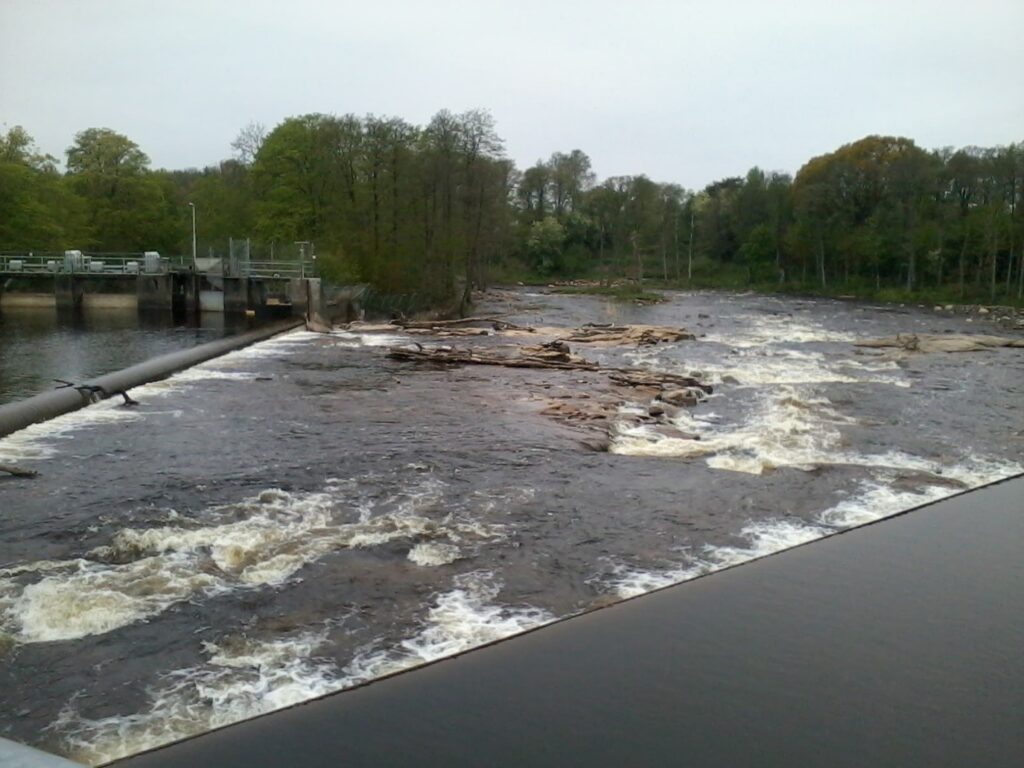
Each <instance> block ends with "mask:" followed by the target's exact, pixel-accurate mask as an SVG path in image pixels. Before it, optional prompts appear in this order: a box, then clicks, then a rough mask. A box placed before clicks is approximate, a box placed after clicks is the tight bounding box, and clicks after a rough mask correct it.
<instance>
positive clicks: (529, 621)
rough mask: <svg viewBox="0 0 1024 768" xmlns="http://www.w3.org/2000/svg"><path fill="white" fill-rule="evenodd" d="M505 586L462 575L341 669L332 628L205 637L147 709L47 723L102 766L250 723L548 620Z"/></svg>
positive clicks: (68, 747) (75, 751) (72, 715)
mask: <svg viewBox="0 0 1024 768" xmlns="http://www.w3.org/2000/svg"><path fill="white" fill-rule="evenodd" d="M500 590H501V583H500V582H499V581H498V580H497V579H496V578H495V577H494V576H493V574H491V573H489V572H485V571H478V572H473V573H467V574H462V575H460V576H457V577H456V579H455V586H454V589H452V590H450V591H449V592H446V593H444V594H441V595H439V596H437V597H436V598H435V600H434V603H433V605H432V606H431V607H430V609H429V610H428V612H427V615H426V617H425V618H424V619H423V622H422V626H421V628H420V630H419V631H418V632H417V633H416V634H415V635H413V636H411V637H409V638H408V639H406V640H404V641H401V642H400V643H399V644H398V645H397V646H395V647H391V646H386V645H383V644H379V645H378V646H376V647H375V648H373V649H368V650H366V651H364V652H363V653H361V654H360V655H358V656H357V657H356V658H355V659H354V660H353V661H352V662H351V663H350V664H349V665H347V666H346V667H345V669H344V670H339V669H338V667H337V666H336V665H335V664H334V663H332V662H330V661H328V660H326V659H323V658H318V657H317V653H318V652H320V651H321V650H323V649H324V648H325V646H326V645H327V636H326V631H324V632H307V633H304V634H300V635H298V636H296V637H292V638H279V639H275V640H273V641H269V642H266V641H256V640H253V639H250V638H247V637H244V636H242V637H233V638H226V639H223V640H221V641H219V642H218V643H216V644H213V643H207V644H204V650H205V651H206V654H207V656H208V661H207V663H206V664H205V665H203V666H201V667H195V668H189V669H182V670H177V671H174V672H170V673H167V674H165V675H164V676H163V683H162V684H161V685H160V686H158V687H156V688H154V689H153V690H151V691H150V692H149V705H148V706H147V708H146V709H145V711H142V712H139V713H136V714H131V715H124V716H115V717H107V718H101V719H90V718H86V717H83V716H82V715H80V714H79V713H78V711H77V708H76V706H75V701H74V700H72V701H71V702H69V703H68V705H67V706H66V707H65V708H64V710H63V711H62V712H61V715H60V717H59V718H58V719H57V720H56V721H55V722H54V723H53V724H52V725H50V726H49V729H50V730H51V731H53V732H54V733H56V734H58V736H59V738H60V740H61V741H62V742H63V744H64V747H65V751H66V752H67V753H68V754H69V755H70V756H71V757H72V758H74V759H77V760H80V761H83V762H87V763H90V764H97V763H102V762H107V761H110V760H115V759H117V758H120V757H124V756H126V755H131V754H135V753H137V752H140V751H143V750H146V749H152V748H153V747H155V746H159V745H160V744H166V743H168V742H171V741H176V740H178V739H182V738H185V737H187V736H190V735H193V734H196V733H202V732H204V731H208V730H210V729H211V728H217V727H220V726H224V725H228V724H230V723H235V722H238V721H241V720H246V719H249V718H251V717H255V716H256V715H260V714H264V713H266V712H271V711H273V710H276V709H281V708H282V707H287V706H290V705H292V704H297V703H299V702H303V701H308V700H309V699H312V698H316V697H318V696H323V695H325V694H328V693H332V692H335V691H340V690H343V689H345V688H349V687H352V686H354V685H357V684H359V683H361V682H365V681H367V680H371V679H374V678H377V677H381V676H382V675H387V674H392V673H394V672H399V671H401V670H404V669H409V668H411V667H415V666H418V665H420V664H423V663H426V662H429V661H433V660H435V659H440V658H443V657H445V656H450V655H452V654H456V653H460V652H462V651H465V650H468V649H470V648H474V647H477V646H479V645H483V644H485V643H488V642H493V641H495V640H500V639H503V638H506V637H509V636H511V635H514V634H518V633H520V632H523V631H526V630H528V629H532V628H533V627H536V626H539V625H541V624H544V623H547V622H549V621H552V620H553V619H554V617H553V616H552V615H551V614H549V613H547V612H546V611H541V610H538V609H535V608H530V607H528V606H523V607H507V606H501V605H498V604H495V602H494V600H495V599H496V598H497V596H498V594H499V593H500Z"/></svg>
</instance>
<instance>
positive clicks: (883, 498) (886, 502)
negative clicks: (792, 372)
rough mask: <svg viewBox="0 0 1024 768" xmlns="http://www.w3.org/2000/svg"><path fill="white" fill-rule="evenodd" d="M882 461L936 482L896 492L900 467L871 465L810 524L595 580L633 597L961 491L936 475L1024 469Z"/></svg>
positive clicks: (763, 531) (751, 528) (758, 530)
mask: <svg viewBox="0 0 1024 768" xmlns="http://www.w3.org/2000/svg"><path fill="white" fill-rule="evenodd" d="M882 460H883V461H885V462H888V464H889V465H894V464H899V463H900V462H905V463H906V464H909V465H912V466H909V467H901V468H906V469H910V470H911V471H919V472H926V473H927V472H930V473H932V474H933V475H934V477H935V480H934V481H931V482H929V481H928V479H927V477H924V478H922V480H921V484H920V485H919V487H917V488H912V489H906V490H899V489H896V488H894V487H893V486H892V483H893V482H895V481H896V479H897V478H898V476H899V473H898V471H894V470H893V469H890V468H882V469H875V470H874V471H873V476H874V477H873V479H871V480H866V481H863V482H861V484H860V485H859V486H858V487H857V489H856V490H855V491H854V492H852V493H851V494H849V495H848V496H847V497H846V498H844V499H842V500H841V501H839V502H838V503H836V504H835V505H833V506H832V507H829V508H828V509H826V510H825V511H823V512H822V513H821V514H819V515H818V517H817V520H816V521H815V522H814V523H806V522H803V521H800V520H764V521H758V522H752V523H749V524H748V525H746V526H745V527H744V528H743V529H742V530H741V531H740V532H739V536H740V537H741V538H744V539H746V540H747V544H746V545H745V546H708V547H705V548H704V550H703V551H702V552H701V554H700V555H698V556H694V555H687V556H686V557H685V559H684V561H682V562H680V563H677V564H674V565H672V566H669V567H667V568H663V569H658V570H645V569H638V568H631V567H629V566H625V565H623V564H621V563H620V564H616V565H614V566H613V568H612V575H611V577H610V578H603V579H597V580H596V581H598V582H602V583H603V585H604V586H605V587H606V588H608V589H610V590H611V591H612V592H613V593H614V594H616V595H618V596H620V597H622V598H627V597H635V596H637V595H642V594H645V593H647V592H650V591H652V590H655V589H660V588H662V587H668V586H671V585H673V584H678V583H681V582H684V581H689V580H690V579H693V578H696V577H697V576H701V575H703V574H706V573H712V572H714V571H718V570H721V569H722V568H726V567H729V566H734V565H739V564H741V563H745V562H748V561H750V560H754V559H756V558H759V557H764V556H766V555H770V554H774V553H776V552H782V551H784V550H786V549H789V548H791V547H794V546H797V545H800V544H805V543H807V542H810V541H815V540H817V539H820V538H822V537H824V536H828V535H831V534H833V533H836V532H838V531H841V530H846V529H848V528H852V527H856V526H859V525H864V524H866V523H871V522H875V521H877V520H881V519H883V518H886V517H891V516H892V515H896V514H899V513H901V512H905V511H906V510H908V509H912V508H914V507H918V506H921V505H923V504H927V503H930V502H934V501H939V500H941V499H944V498H946V497H948V496H951V495H953V494H955V493H958V492H959V489H958V488H956V487H955V486H951V485H950V484H949V483H943V482H941V481H940V476H944V477H946V478H950V479H953V480H955V481H956V482H958V483H962V484H963V485H964V486H965V487H970V488H973V487H978V486H981V485H985V484H988V483H992V482H995V481H997V480H1002V479H1005V478H1008V477H1013V476H1015V475H1018V474H1021V473H1022V472H1024V467H1022V466H1020V465H1019V464H1016V463H1014V462H1010V461H1002V460H994V459H982V458H977V457H970V458H968V459H966V460H965V461H963V462H961V463H960V464H957V465H955V466H953V467H946V468H942V467H939V466H937V465H936V464H935V463H931V462H925V461H923V460H921V459H916V458H915V457H911V456H907V455H905V454H898V453H895V452H893V453H891V454H886V455H883V458H882ZM883 466H884V465H883Z"/></svg>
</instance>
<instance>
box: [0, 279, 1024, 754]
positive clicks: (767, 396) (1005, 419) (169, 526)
mask: <svg viewBox="0 0 1024 768" xmlns="http://www.w3.org/2000/svg"><path fill="white" fill-rule="evenodd" d="M489 301H490V303H489V305H488V306H486V307H483V308H482V311H496V312H506V313H508V319H510V320H513V321H515V322H519V323H530V324H534V325H545V326H550V325H565V326H575V325H579V324H581V323H584V322H652V323H665V324H672V325H681V326H685V327H688V328H690V329H691V330H693V331H694V332H695V333H697V334H698V336H699V338H698V339H697V340H695V341H687V342H680V343H678V344H671V345H660V346H657V347H653V348H643V349H640V350H638V349H635V348H634V349H629V348H604V349H590V348H583V347H580V348H578V349H577V351H578V352H581V353H582V354H584V355H585V356H587V357H588V358H591V359H594V360H599V361H602V362H604V363H607V364H614V365H620V366H634V367H637V368H640V369H655V370H660V371H671V372H682V373H689V372H694V371H699V372H700V375H701V377H703V378H705V379H706V380H708V381H710V382H711V383H713V384H714V385H715V387H716V390H715V395H714V396H713V397H711V398H709V399H708V400H707V401H705V402H703V403H701V404H700V405H698V406H697V407H695V408H693V409H692V410H689V411H685V412H683V413H681V414H680V416H679V417H678V419H677V422H678V424H677V425H678V426H679V427H680V429H682V430H684V431H687V432H696V433H698V434H700V436H701V440H699V441H692V440H680V439H678V438H673V437H668V436H665V435H661V434H658V433H656V432H654V431H652V430H650V429H649V428H647V427H646V426H644V425H637V423H636V421H635V419H634V418H633V416H632V414H634V413H635V412H637V411H638V410H640V409H642V408H645V407H646V405H647V403H646V402H639V401H637V402H631V401H629V400H628V399H627V400H626V401H625V402H623V403H622V405H621V409H620V414H619V417H617V418H616V420H615V421H616V424H615V425H614V427H613V430H612V439H611V445H610V452H607V453H595V452H593V451H587V450H584V449H583V448H581V445H580V442H579V441H580V438H581V437H583V435H582V434H581V433H580V432H578V431H575V430H573V429H572V428H570V427H567V426H566V425H564V424H560V423H557V422H554V421H552V420H550V419H548V418H546V417H544V416H542V415H540V410H541V409H542V407H543V405H544V404H545V402H549V401H550V398H552V397H554V396H556V395H563V394H569V395H571V394H572V393H574V392H579V391H581V390H586V389H587V388H588V387H592V386H596V385H597V383H598V379H600V378H601V376H602V375H601V374H593V373H587V372H578V371H572V372H565V371H530V370H510V369H492V368H486V367H475V368H437V367H433V366H416V365H412V364H406V363H397V362H394V361H391V360H389V359H388V358H387V357H386V354H385V353H386V347H387V345H389V344H395V343H408V342H409V341H411V340H410V339H405V338H403V337H402V336H401V334H398V333H395V334H389V335H383V336H382V335H380V334H368V333H358V332H345V331H338V332H335V333H333V334H331V335H324V336H321V335H316V334H311V333H306V332H295V333H291V334H288V335H285V336H280V337H277V338H275V339H272V340H270V341H267V342H263V343H261V344H258V345H255V346H253V347H250V348H248V349H245V350H240V351H238V352H234V353H231V354H229V355H226V356H225V357H223V358H220V359H218V360H215V361H211V362H208V363H204V364H202V365H200V366H197V367H195V368H193V369H190V370H188V371H185V372H183V373H181V374H178V375H177V376H174V377H172V378H170V379H168V380H166V381H163V382H158V383H154V384H151V385H148V386H146V387H141V388H139V389H137V390H133V395H134V396H135V397H136V399H138V400H139V401H140V402H141V403H142V405H141V406H139V407H138V408H132V409H126V408H123V407H120V406H118V405H117V404H116V403H113V402H109V401H108V402H105V403H101V404H99V405H97V406H94V407H91V408H89V409H86V410H84V411H81V412H78V413H76V414H69V415H68V416H65V417H60V418H58V419H55V420H53V421H52V422H48V423H47V424H44V425H36V426H34V427H30V428H28V429H26V430H23V431H22V432H19V433H16V434H14V435H12V436H10V437H8V438H6V439H4V440H2V441H0V461H2V460H4V459H9V460H16V461H19V462H21V463H24V464H26V465H28V466H31V467H32V468H34V469H37V470H39V472H40V476H39V477H38V478H36V479H35V480H33V481H31V482H25V481H16V480H13V479H0V632H2V633H3V636H2V639H0V647H2V648H3V649H4V650H3V651H0V652H2V653H4V654H5V656H4V659H3V662H4V663H3V666H2V669H0V675H2V678H0V712H3V713H4V714H3V716H2V719H0V735H4V736H7V737H9V738H13V739H16V740H21V741H25V742H27V743H32V744H35V745H40V746H43V747H45V748H48V749H51V750H55V751H59V752H62V753H64V754H68V755H71V756H73V757H75V758H77V759H80V760H83V761H87V762H94V763H98V762H101V761H103V760H107V759H111V758H113V757H116V756H120V755H124V754H131V753H133V752H136V751H139V750H142V749H145V748H148V747H151V746H154V745H156V744H159V743H163V742H167V741H170V740H173V739H176V738H180V737H182V736H185V735H188V734H190V733H195V732H199V731H203V730H207V729H209V728H211V727H216V726H218V725H222V724H225V723H228V722H233V721H235V720H238V719H242V718H245V717H250V716H252V715H254V714H258V713H260V712H264V711H268V710H270V709H274V708H277V707H281V706H286V705H288V704H291V703H295V702H298V701H303V700H306V699H308V698H311V697H314V696H317V695H321V694H324V693H328V692H331V691H335V690H339V689H342V688H345V687H348V686H351V685H354V684H356V683H358V682H361V681H365V680H367V679H373V678H375V677H378V676H380V675H383V674H387V673H389V672H392V671H395V670H398V669H403V668H407V667H409V666H414V665H417V664H420V663H422V662H423V661H427V660H431V659H435V658H439V657H441V656H445V655H448V654H451V653H455V652H459V651H461V650H465V649H467V648H470V647H474V646H476V645H479V644H481V643H484V642H488V641H491V640H494V639H498V638H501V637H505V636H508V635H510V634H514V633H516V632H519V631H522V630H524V629H527V628H530V627H534V626H538V625H540V624H543V623H545V622H549V621H551V620H553V619H554V618H556V617H560V616H566V615H570V614H573V613H576V612H579V611H583V610H586V609H588V608H590V607H593V606H595V605H603V604H606V603H607V602H609V601H614V600H617V599H620V598H622V597H625V596H631V595H635V594H639V593H642V592H644V591H647V590H650V589H652V588H655V587H659V586H664V585H666V584H670V583H675V582H677V581H682V580H686V579H689V578H692V577H694V576H696V575H699V574H702V573H707V572H709V571H713V570H717V569H720V568H723V567H725V566H727V565H730V564H734V563H738V562H743V561H745V560H748V559H751V558H754V557H758V556H760V555H764V554H768V553H770V552H774V551H778V550H780V549H784V548H787V547H791V546H793V545H794V544H798V543H802V542H806V541H811V540H814V539H817V538H820V537H822V536H826V535H828V534H830V533H833V532H836V531H840V530H843V529H845V528H847V527H849V526H852V525H857V524H860V523H863V522H867V521H870V520H874V519H878V518H881V517H884V516H886V515H890V514H893V513H895V512H898V511H900V510H903V509H907V508H909V507H912V506H916V505H918V504H921V503H923V502H925V501H928V500H931V499H936V498H941V497H943V496H946V495H949V494H951V493H954V492H956V491H958V490H960V489H962V488H965V487H973V486H977V485H980V484H982V483H986V482H989V481H992V480H995V479H998V478H1001V477H1006V476H1009V475H1012V474H1016V473H1018V472H1020V471H1021V464H1022V463H1024V441H1022V440H1021V436H1022V428H1024V418H1022V416H1021V412H1020V406H1021V402H1022V398H1021V386H1022V384H1021V382H1022V381H1024V351H1022V350H1020V349H1016V350H1015V349H997V350H991V351H988V352H983V353H976V354H959V355H919V356H913V357H908V358H903V359H898V360H897V359H890V358H889V357H887V356H885V355H879V354H878V351H877V350H868V351H867V352H863V351H860V350H858V349H857V348H855V347H854V346H853V341H854V340H856V339H858V338H869V337H875V336H883V335H891V334H894V333H897V332H908V331H921V332H943V331H969V330H972V329H974V326H973V325H972V324H970V323H967V322H966V320H965V319H964V318H956V317H948V316H943V315H939V314H934V313H931V312H928V311H921V310H917V309H910V308H903V309H901V308H893V307H873V306H868V305H860V304H854V303H843V302H835V301H825V300H821V301H798V300H782V299H776V298H765V297H758V296H753V295H723V294H677V295H675V296H674V297H673V300H672V301H671V302H668V303H664V304H660V305H655V306H636V305H632V304H625V305H623V304H618V303H612V302H607V301H605V300H602V299H597V298H593V297H566V296H554V295H545V294H536V293H530V292H527V291H518V292H513V293H504V294H496V295H493V296H492V297H491V298H490V300H489ZM418 338H419V337H418ZM419 340H420V341H421V342H422V341H424V340H423V339H422V338H419ZM446 343H451V342H450V341H447V340H446ZM458 343H460V344H462V343H464V344H467V345H469V344H478V345H483V346H489V345H494V344H499V343H502V341H501V339H498V338H495V337H483V338H472V339H467V340H465V341H463V340H458Z"/></svg>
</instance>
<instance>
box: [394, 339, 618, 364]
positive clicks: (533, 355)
mask: <svg viewBox="0 0 1024 768" xmlns="http://www.w3.org/2000/svg"><path fill="white" fill-rule="evenodd" d="M552 343H557V342H552ZM388 357H390V358H391V359H392V360H402V361H405V362H413V363H440V364H443V365H499V366H504V367H506V368H550V369H557V370H564V371H596V370H598V366H597V364H596V363H591V362H588V361H586V360H584V359H583V358H582V357H579V356H578V355H574V354H572V353H571V352H569V351H568V347H566V348H565V349H564V350H563V349H559V348H557V347H549V345H541V346H540V347H522V348H519V349H517V350H515V351H514V352H513V353H512V354H503V353H500V352H496V351H494V350H485V349H468V348H464V347H463V348H460V347H450V346H446V345H445V346H438V347H431V348H426V347H423V346H422V345H420V344H415V345H407V346H403V347H391V348H390V349H389V350H388Z"/></svg>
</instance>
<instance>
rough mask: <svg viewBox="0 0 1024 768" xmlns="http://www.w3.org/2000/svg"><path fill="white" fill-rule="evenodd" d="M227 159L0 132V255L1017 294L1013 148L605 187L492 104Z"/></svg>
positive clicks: (470, 278) (426, 281)
mask: <svg viewBox="0 0 1024 768" xmlns="http://www.w3.org/2000/svg"><path fill="white" fill-rule="evenodd" d="M232 148H233V150H234V156H233V157H232V158H231V159H228V160H224V161H222V162H221V163H220V164H219V165H217V166H211V167H208V168H204V169H202V170H197V169H186V170H154V169H151V168H150V161H149V158H148V157H147V156H146V154H145V153H144V152H143V151H142V149H141V148H140V147H139V146H138V145H136V144H135V143H134V142H133V141H131V140H130V139H129V138H128V137H126V136H123V135H121V134H118V133H116V132H114V131H111V130H109V129H105V128H90V129H87V130H84V131H82V132H80V133H79V134H77V136H76V137H75V140H74V143H73V144H72V146H71V147H69V148H68V149H67V153H66V154H67V157H66V171H65V172H64V173H61V172H60V171H59V170H58V166H57V160H56V158H54V157H51V156H48V155H44V154H40V153H39V152H38V150H37V149H36V146H35V143H34V141H33V139H32V137H31V136H29V135H28V134H27V133H26V132H25V131H24V130H23V129H22V128H21V127H17V126H16V127H14V128H12V129H10V130H9V131H8V132H7V133H6V134H0V251H4V252H25V251H34V252H44V251H62V250H65V249H70V248H78V249H81V250H86V251H96V252H139V251H143V250H159V251H161V252H162V253H164V254H186V253H190V252H191V214H190V209H189V207H188V204H189V202H193V203H194V204H195V207H196V211H197V223H198V237H199V255H209V254H210V253H212V254H214V255H220V254H223V253H224V252H225V251H226V250H227V246H228V239H229V238H236V239H239V238H242V239H244V238H250V239H251V241H252V248H253V250H254V253H255V254H257V255H259V256H260V257H261V258H266V257H269V255H270V254H271V252H274V253H276V254H277V255H278V257H284V256H285V255H288V254H294V252H295V245H294V244H295V243H296V242H297V241H311V242H313V243H314V244H315V249H316V253H317V256H318V264H319V265H320V269H321V272H322V274H324V276H325V277H327V278H330V279H333V280H336V281H340V282H366V283H370V284H372V285H374V286H375V287H376V288H377V290H379V291H380V292H382V293H393V294H417V295H420V296H424V297H427V298H429V299H430V300H432V301H435V302H440V301H448V300H451V299H457V298H459V296H460V292H462V293H467V292H468V291H469V290H470V289H471V288H473V287H484V286H486V285H488V284H490V283H494V282H503V281H504V282H507V281H514V280H545V281H553V280H559V279H568V278H580V277H587V278H597V279H602V280H607V281H612V280H615V279H617V278H627V279H630V280H636V281H641V282H643V281H656V282H657V283H658V284H665V285H677V286H683V287H685V286H688V285H689V286H720V287H730V288H740V287H744V286H750V287H757V288H761V289H765V288H772V287H776V288H779V289H781V290H807V291H816V292H825V293H833V294H843V293H856V294H859V295H871V294H874V295H878V296H881V297H883V298H884V297H887V296H889V297H896V296H900V297H902V296H926V295H927V296H936V297H940V296H941V297H947V298H949V299H954V298H957V297H959V298H963V299H975V300H988V301H992V302H996V301H1001V300H1006V301H1013V302H1016V301H1020V299H1021V296H1022V293H1024V247H1022V246H1024V226H1022V221H1021V216H1020V215H1018V212H1017V209H1018V207H1019V204H1020V203H1021V200H1022V196H1024V142H1022V143H1019V144H1013V145H1010V146H1005V147H992V148H982V147H963V148H960V149H953V148H943V149H938V150H931V151H929V150H925V149H922V148H920V147H918V146H917V145H915V143H914V142H913V141H912V140H911V139H907V138H900V137H891V136H868V137H866V138H863V139H860V140H859V141H856V142H853V143H852V144H847V145H844V146H842V147H840V148H838V149H836V150H835V151H834V152H831V153H829V154H826V155H822V156H820V157H815V158H812V159H810V160H808V162H807V163H806V164H805V165H804V166H803V167H802V168H800V170H799V171H797V173H796V176H795V177H791V176H790V175H788V174H786V173H780V172H774V171H764V170H761V169H760V168H752V169H751V170H750V171H749V172H748V173H747V174H746V176H744V177H742V178H741V177H732V178H726V179H722V180H720V181H716V182H714V183H712V184H709V185H708V186H707V187H705V188H704V189H702V190H699V191H692V190H687V189H684V188H683V187H681V186H679V185H676V184H671V183H659V182H655V181H652V180H651V179H649V178H647V177H646V176H643V175H639V176H616V177H613V178H609V179H605V180H604V181H598V180H597V179H596V178H595V175H594V173H593V172H592V170H591V163H590V159H589V157H588V156H587V155H586V154H585V153H584V152H582V151H580V150H572V151H570V152H566V153H562V152H556V153H554V154H553V155H552V156H551V157H550V158H549V159H547V160H543V161H538V162H537V163H536V164H534V165H533V166H532V167H530V168H526V169H525V170H519V169H517V168H516V167H515V165H514V164H513V163H512V162H511V161H510V160H508V159H507V158H506V157H505V155H504V151H503V142H502V139H501V138H500V137H499V136H498V134H497V131H496V128H495V124H494V120H493V118H492V117H491V115H490V114H489V113H487V112H485V111H480V110H473V111H468V112H464V113H461V114H454V113H452V112H449V111H447V110H443V111H441V112H438V113H437V115H435V116H434V117H433V119H431V121H430V123H429V124H428V125H426V126H415V125H411V124H409V123H407V122H405V121H404V120H402V119H399V118H381V117H373V116H368V117H356V116H354V115H343V116H335V115H325V114H311V115H302V116H299V117H291V118H288V119H286V120H284V121H283V122H282V123H280V124H279V125H278V126H276V127H275V128H273V129H272V130H269V131H268V130H266V129H265V128H264V127H263V126H261V125H258V124H250V125H249V126H246V127H245V128H244V129H242V131H241V132H240V133H239V135H238V137H237V139H236V140H235V141H234V142H233V143H232Z"/></svg>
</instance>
